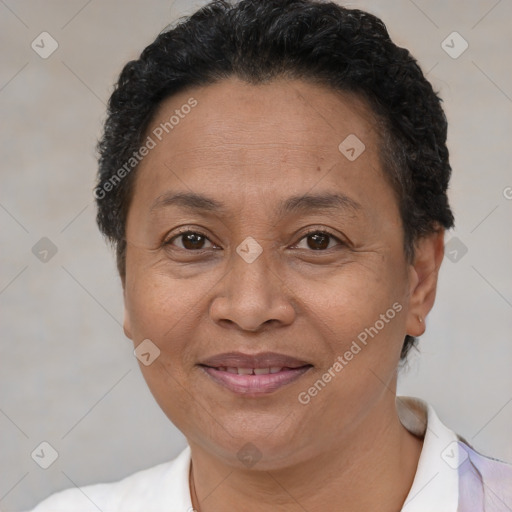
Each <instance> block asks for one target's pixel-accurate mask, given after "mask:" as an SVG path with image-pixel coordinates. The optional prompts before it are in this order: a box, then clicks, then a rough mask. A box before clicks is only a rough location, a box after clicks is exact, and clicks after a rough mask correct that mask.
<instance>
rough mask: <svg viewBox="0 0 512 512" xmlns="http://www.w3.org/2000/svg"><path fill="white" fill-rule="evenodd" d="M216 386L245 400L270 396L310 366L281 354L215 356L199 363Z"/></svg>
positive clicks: (238, 353) (237, 353)
mask: <svg viewBox="0 0 512 512" xmlns="http://www.w3.org/2000/svg"><path fill="white" fill-rule="evenodd" d="M199 366H200V367H201V368H202V369H203V371H204V372H205V373H206V374H207V375H208V376H209V377H210V378H211V379H212V380H213V381H214V382H216V383H217V384H219V385H221V386H222V387H224V388H227V389H228V390H230V391H231V392H233V393H235V394H241V395H244V396H246V397H249V396H255V397H256V396H261V395H266V394H269V393H273V392H274V391H277V390H278V389H280V388H282V387H283V386H286V385H287V384H290V383H292V382H294V381H295V380H297V379H299V378H300V377H301V376H302V375H304V374H305V373H306V372H307V371H308V370H309V369H310V368H312V367H313V365H312V364H309V363H307V362H305V361H301V360H299V359H296V358H292V357H289V356H285V355H283V354H275V353H270V352H266V353H262V354H256V355H248V354H243V353H240V352H231V353H227V354H219V355H217V356H214V357H212V358H210V359H207V360H206V361H203V362H202V363H200V364H199Z"/></svg>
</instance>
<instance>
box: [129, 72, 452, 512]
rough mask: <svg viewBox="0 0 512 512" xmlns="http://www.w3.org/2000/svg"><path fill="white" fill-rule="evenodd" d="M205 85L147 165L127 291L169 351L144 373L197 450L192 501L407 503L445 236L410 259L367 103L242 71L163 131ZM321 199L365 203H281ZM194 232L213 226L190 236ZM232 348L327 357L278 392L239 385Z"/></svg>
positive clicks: (222, 505) (269, 506) (144, 323)
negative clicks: (186, 200) (253, 247)
mask: <svg viewBox="0 0 512 512" xmlns="http://www.w3.org/2000/svg"><path fill="white" fill-rule="evenodd" d="M190 97H194V98H195V99H196V100H197V101H198V105H197V106H196V107H195V108H194V109H193V110H192V112H191V113H190V114H188V115H187V116H185V118H184V119H182V120H180V123H179V125H177V126H175V127H174V129H173V130H172V131H171V132H170V133H169V134H168V135H167V136H166V137H164V138H163V140H162V141H161V142H159V143H158V144H157V146H156V147H155V148H154V149H152V150H151V151H150V153H149V154H148V155H147V156H146V157H145V158H144V160H143V161H142V163H141V164H140V166H139V168H138V170H137V175H136V180H135V187H134V194H133V198H132V202H131V205H130V209H129V213H128V219H127V228H126V234H127V243H128V245H127V259H126V275H125V276H123V288H124V300H125V323H124V328H125V333H126V335H127V336H128V337H129V338H130V339H132V340H133V342H134V344H135V346H137V345H138V344H139V343H141V342H142V340H144V339H150V340H152V342H153V343H155V345H157V346H158V347H159V349H160V355H159V357H158V358H157V359H156V360H155V361H154V362H153V363H152V364H150V365H149V366H144V365H141V370H142V372H143V374H144V377H145V379H146V381H147V383H148V386H149V388H150V389H151V391H152V393H153V395H154V397H155V399H156V400H157V402H158V404H159V405H160V407H161V408H162V410H163V411H164V412H165V414H166V415H167V416H168V417H169V418H170V420H171V421H172V422H173V423H174V424H175V425H176V426H177V427H178V428H179V429H180V430H181V431H182V432H183V433H184V435H185V436H186V437H187V440H188V442H189V444H190V447H191V453H192V476H193V482H194V486H195V492H196V493H197V497H196V496H195V495H194V496H193V505H194V508H195V509H196V510H200V511H201V512H214V511H218V512H220V511H225V510H240V511H269V510H272V511H278V512H280V511H287V512H288V511H289V512H291V511H304V510H307V511H308V512H315V511H324V510H332V509H333V504H336V506H337V507H338V506H339V507H343V508H342V509H343V510H344V511H360V510H380V511H383V512H386V511H390V512H391V511H396V510H399V509H400V508H401V506H402V504H403V502H404V500H405V498H406V496H407V494H408V491H409V489H410V487H411V485H412V481H413V479H414V474H415V471H416V467H417V462H418V459H419V455H420V452H421V447H422V441H421V440H420V439H418V438H416V437H415V436H413V435H412V434H410V433H409V432H408V431H407V430H406V429H405V428H404V427H403V426H402V425H401V423H400V421H399V419H398V416H397V412H396V407H395V393H396V381H397V364H398V362H399V357H400V349H401V346H402V343H403V339H404V336H405V334H406V333H407V334H410V335H413V336H418V335H421V334H422V333H423V331H424V329H425V327H424V322H421V321H420V320H419V317H421V318H423V319H424V318H425V317H426V315H427V314H428V312H429V311H430V309H431V307H432V305H433V303H434V298H435V291H436V284H437V275H438V270H439V266H440V264H441V261H442V257H443V236H444V233H443V230H442V229H440V230H439V231H438V232H436V233H433V234H432V235H429V236H427V237H425V238H423V239H421V240H419V241H417V243H416V251H415V259H414V261H413V262H411V263H409V262H407V260H406V258H405V255H404V251H403V229H402V222H401V219H400V215H399V212H398V204H397V200H396V196H395V194H394V192H393V190H392V188H391V187H390V185H389V184H388V181H387V180H386V178H385V176H384V174H383V171H382V166H381V163H380V159H379V151H378V142H379V131H378V125H377V124H376V122H375V119H374V118H373V115H372V113H371V111H370V110H369V108H368V107H367V106H366V104H365V103H364V102H363V101H362V100H360V99H358V98H357V97H355V96H353V95H349V94H340V93H337V92H334V91H331V90H330V89H327V88H324V87H322V86H319V85H314V84H310V83H306V82H303V81H298V80H297V81H284V80H278V81H274V82H271V83H269V84H265V85H257V86H255V85H249V84H246V83H245V82H242V81H240V80H238V79H235V78H231V79H229V80H224V81H222V82H219V83H216V84H214V85H209V86H205V87H200V88H199V87H197V88H193V89H188V90H186V91H183V92H181V93H180V94H177V95H175V96H173V97H171V98H168V99H167V100H165V101H164V102H163V103H162V104H161V105H160V109H159V111H158V112H157V114H156V116H155V118H154V119H153V123H152V125H151V126H150V128H149V130H148V134H151V131H152V129H153V128H154V127H157V126H158V125H159V124H160V123H161V122H163V121H166V120H168V119H169V117H170V116H171V115H172V114H173V113H174V111H175V110H176V109H179V108H180V107H181V106H182V105H183V104H185V103H186V102H187V100H188V99H189V98H190ZM349 134H356V135H357V137H358V138H359V139H360V140H361V141H363V142H364V144H365V147H366V149H365V151H364V152H363V153H362V154H361V155H360V156H359V157H358V158H357V159H356V160H354V161H349V160H348V159H347V158H345V156H344V155H342V154H341V152H340V151H339V150H338V145H339V144H340V142H341V141H343V140H344V139H345V138H346V137H347V135H349ZM168 192H170V193H176V192H184V193H189V192H194V193H200V194H203V195H205V196H207V197H209V198H211V199H214V200H216V201H219V202H222V203H223V204H224V209H223V210H221V211H217V210H207V211H204V210H197V209H194V208H185V207H181V206H177V205H168V206H161V207H155V208H153V209H152V205H154V203H155V202H158V199H159V198H162V196H163V195H164V194H166V193H168ZM322 193H331V194H332V193H337V194H343V195H345V196H348V197H349V198H350V199H351V200H352V201H354V202H357V203H358V205H359V207H358V208H350V207H338V208H334V209H327V208H314V209H312V208H304V209H303V210H300V211H291V212H289V213H287V214H283V213H282V212H281V213H280V214H279V213H278V212H277V205H278V204H279V203H280V202H282V201H284V200H286V199H288V198H289V197H290V196H297V195H304V194H322ZM178 228H187V229H189V230H190V231H195V232H199V233H201V234H202V235H204V236H205V237H207V238H206V239H201V238H199V239H196V242H198V244H199V246H200V249H195V248H194V247H197V245H195V246H192V248H191V246H190V244H187V242H186V241H184V238H183V237H179V236H177V235H178V231H179V229H178ZM311 229H313V230H316V231H317V232H325V231H328V232H330V233H331V234H332V235H333V236H334V237H333V238H327V239H323V240H324V241H325V240H327V242H328V247H327V248H326V249H323V248H320V249H316V250H315V249H312V248H311V245H310V243H311V242H312V243H313V247H318V244H317V245H315V240H314V238H313V239H312V238H311V237H309V238H308V237H307V236H306V233H307V232H308V231H309V230H311ZM249 236H250V237H252V238H254V239H255V240H256V241H257V242H258V243H259V244H260V246H261V248H262V249H263V252H262V253H261V255H260V256H259V257H258V258H257V259H256V260H255V261H254V262H252V263H247V262H246V261H244V259H242V258H241V257H240V256H239V255H238V254H237V252H236V247H237V246H238V245H239V244H240V243H241V242H242V241H243V240H244V239H245V238H246V237H249ZM166 241H167V242H168V243H167V244H166V243H165V242H166ZM184 243H185V244H186V245H184ZM201 244H202V247H201ZM322 247H324V246H322ZM394 303H399V304H400V305H401V306H402V310H401V311H400V313H398V314H397V315H396V316H395V317H394V318H393V319H392V320H391V321H389V323H386V325H385V327H384V328H382V329H381V330H380V331H379V333H378V334H377V335H376V336H375V337H374V338H372V339H371V340H370V341H369V342H368V344H367V346H365V347H364V348H363V349H362V350H361V351H360V352H359V353H358V354H357V355H355V356H354V358H353V359H352V360H351V361H350V362H349V363H348V364H347V365H346V366H345V367H344V368H343V370H342V371H341V372H339V373H338V374H337V376H336V377H335V378H334V379H332V381H331V382H329V383H328V384H327V385H326V386H325V388H323V389H322V390H321V392H319V393H318V394H317V395H316V396H315V397H314V399H312V400H311V401H310V403H309V404H307V405H304V404H301V403H300V402H299V401H298V399H297V397H298V395H299V393H300V392H303V391H307V390H308V388H309V387H310V386H312V385H313V384H314V382H315V381H317V380H318V379H319V378H321V376H322V374H324V373H325V372H326V371H327V370H328V369H329V368H330V367H332V365H333V363H334V362H335V360H336V358H337V356H339V355H343V354H344V353H345V352H346V351H347V350H348V348H349V347H350V345H351V343H352V341H353V340H355V339H357V336H358V334H359V333H361V332H362V331H364V329H365V328H368V327H370V326H374V325H375V322H376V321H377V320H378V319H379V318H380V315H381V314H384V313H385V312H386V311H387V310H388V309H390V308H391V307H392V305H393V304H394ZM228 351H241V352H245V353H258V352H264V351H273V352H280V353H284V354H287V355H290V356H293V357H296V358H298V359H301V360H305V361H307V362H309V363H311V364H312V365H313V367H312V368H311V369H310V370H309V371H308V372H307V373H306V374H305V375H303V376H302V377H300V378H299V379H298V380H296V381H294V382H292V383H290V384H288V385H286V386H285V387H282V388H280V389H278V390H277V391H275V392H273V393H271V394H268V395H266V396H260V397H247V396H240V395H235V394H234V393H232V392H231V391H229V390H227V389H225V388H223V387H221V386H219V385H217V384H216V383H214V382H213V381H212V380H211V379H210V378H209V376H208V375H206V374H205V372H204V371H203V370H202V369H201V368H200V367H199V366H198V362H199V361H201V360H203V359H205V358H206V357H210V356H213V355H215V354H218V353H222V352H228ZM246 443H252V445H254V446H255V447H256V448H257V450H258V451H259V453H260V454H261V459H260V460H259V461H258V462H257V463H256V464H255V465H254V466H252V467H250V468H249V467H247V466H245V465H244V464H243V463H242V462H241V461H240V460H239V458H238V457H237V453H238V452H239V450H240V449H241V448H242V447H243V446H244V445H246ZM337 509H340V510H341V508H337Z"/></svg>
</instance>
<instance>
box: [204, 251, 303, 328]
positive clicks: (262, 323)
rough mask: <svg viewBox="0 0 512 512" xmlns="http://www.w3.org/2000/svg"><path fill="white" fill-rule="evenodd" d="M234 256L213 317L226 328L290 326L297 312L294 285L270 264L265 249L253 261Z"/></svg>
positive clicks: (218, 291) (213, 306)
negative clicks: (287, 281)
mask: <svg viewBox="0 0 512 512" xmlns="http://www.w3.org/2000/svg"><path fill="white" fill-rule="evenodd" d="M267 250H268V249H267ZM232 259H233V261H232V263H231V265H232V267H231V269H230V271H229V272H228V273H227V274H226V275H225V277H224V279H223V280H222V281H221V282H220V283H219V285H218V288H217V289H216V295H215V298H214V299H213V301H212V303H211V306H210V316H211V318H212V319H213V320H214V321H215V322H216V323H218V324H219V325H222V326H223V327H231V328H237V329H240V330H243V331H250V332H258V331H261V330H264V329H266V328H269V327H270V326H274V327H278V326H285V325H290V324H291V323H292V322H293V321H294V318H295V315H296V312H295V308H294V307H293V303H292V300H291V295H292V292H291V287H290V286H289V284H287V283H286V282H284V281H283V280H282V278H281V277H280V276H279V274H278V272H279V271H278V269H272V268H271V267H270V266H269V264H270V263H269V258H267V257H266V255H265V251H263V253H262V254H261V255H260V256H259V257H258V258H257V259H256V260H255V261H253V262H251V263H248V262H246V261H245V260H244V259H242V258H241V257H240V256H239V255H238V254H236V253H235V254H233V256H232Z"/></svg>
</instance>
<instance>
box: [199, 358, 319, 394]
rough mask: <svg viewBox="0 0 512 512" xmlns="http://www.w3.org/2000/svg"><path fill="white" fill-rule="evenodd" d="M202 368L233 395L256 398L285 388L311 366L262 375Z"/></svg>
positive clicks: (284, 369) (208, 367)
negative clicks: (239, 373)
mask: <svg viewBox="0 0 512 512" xmlns="http://www.w3.org/2000/svg"><path fill="white" fill-rule="evenodd" d="M277 366H279V365H277ZM202 368H203V370H204V371H205V372H206V373H207V374H208V375H209V376H210V377H211V378H212V379H213V380H214V381H215V382H217V383H218V384H220V385H221V386H224V387H225V388H227V389H229V390H230V391H232V392H233V393H237V394H242V395H245V396H257V395H261V394H266V393H272V392H273V391H276V390H277V389H279V388H281V387H283V386H286V384H289V383H290V382H293V381H294V380H296V379H298V378H299V377H300V376H301V375H303V374H304V373H306V372H307V371H308V370H309V369H310V368H311V365H309V366H301V367H299V368H283V369H282V370H281V371H279V372H277V373H268V374H264V375H238V374H235V373H229V372H227V371H223V370H219V369H217V368H212V367H210V366H202Z"/></svg>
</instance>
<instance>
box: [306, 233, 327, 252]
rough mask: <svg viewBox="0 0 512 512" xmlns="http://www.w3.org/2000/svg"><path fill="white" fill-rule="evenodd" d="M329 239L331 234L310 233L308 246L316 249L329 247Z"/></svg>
mask: <svg viewBox="0 0 512 512" xmlns="http://www.w3.org/2000/svg"><path fill="white" fill-rule="evenodd" d="M329 239H330V236H329V235H327V234H325V233H315V234H313V235H308V237H307V241H308V247H309V248H310V249H314V250H319V249H327V248H328V247H329Z"/></svg>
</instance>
